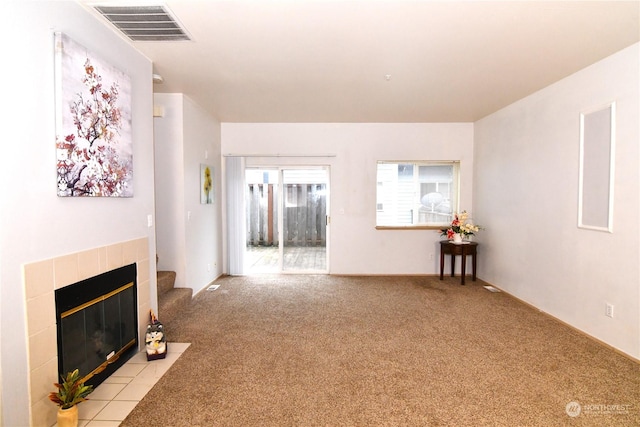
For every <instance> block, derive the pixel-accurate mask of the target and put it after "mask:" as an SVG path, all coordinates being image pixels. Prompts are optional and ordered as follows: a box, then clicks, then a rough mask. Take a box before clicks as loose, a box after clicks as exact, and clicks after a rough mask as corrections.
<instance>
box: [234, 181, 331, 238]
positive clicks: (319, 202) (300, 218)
mask: <svg viewBox="0 0 640 427" xmlns="http://www.w3.org/2000/svg"><path fill="white" fill-rule="evenodd" d="M284 194H285V208H284V211H283V227H284V230H283V233H282V234H283V240H284V245H285V246H324V245H326V239H327V225H326V216H327V204H326V197H325V194H326V185H325V184H287V185H285V186H284ZM279 206H280V200H279V194H278V186H277V185H274V184H249V185H248V191H247V196H246V209H247V245H248V246H278V208H279Z"/></svg>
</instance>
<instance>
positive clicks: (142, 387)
mask: <svg viewBox="0 0 640 427" xmlns="http://www.w3.org/2000/svg"><path fill="white" fill-rule="evenodd" d="M134 381H135V380H134ZM151 387H153V385H147V384H136V383H135V382H133V381H132V382H131V383H129V384H127V385H126V386H125V387H124V388H123V389H122V391H121V392H120V393H118V395H117V396H116V397H114V398H113V400H137V401H140V400H142V398H143V397H144V396H145V395H146V394H147V393H149V390H151Z"/></svg>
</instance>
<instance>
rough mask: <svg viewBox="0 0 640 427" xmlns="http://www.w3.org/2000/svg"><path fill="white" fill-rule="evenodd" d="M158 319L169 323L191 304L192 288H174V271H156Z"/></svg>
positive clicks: (165, 323)
mask: <svg viewBox="0 0 640 427" xmlns="http://www.w3.org/2000/svg"><path fill="white" fill-rule="evenodd" d="M157 274H158V276H157V277H158V320H159V321H160V322H162V324H163V325H165V326H166V325H170V324H171V322H172V321H173V320H175V319H177V317H178V316H180V313H182V312H183V311H184V310H185V309H186V308H187V307H188V306H189V304H191V298H192V296H193V290H192V289H191V288H176V287H174V285H175V283H176V272H175V271H158V273H157Z"/></svg>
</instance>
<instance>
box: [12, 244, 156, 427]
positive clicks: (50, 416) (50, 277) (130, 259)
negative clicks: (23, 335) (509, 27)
mask: <svg viewBox="0 0 640 427" xmlns="http://www.w3.org/2000/svg"><path fill="white" fill-rule="evenodd" d="M133 263H136V264H137V286H138V337H139V341H140V342H142V339H141V337H144V332H145V329H146V326H147V324H148V323H149V309H150V308H151V301H150V292H149V288H150V277H149V269H150V264H149V243H148V239H147V238H146V237H145V238H140V239H135V240H129V241H125V242H121V243H116V244H113V245H109V246H104V247H100V248H94V249H89V250H86V251H82V252H78V253H74V254H68V255H63V256H60V257H57V258H51V259H47V260H43V261H37V262H33V263H30V264H25V265H24V266H23V282H24V287H25V296H26V315H27V338H28V358H29V360H28V365H29V386H30V387H29V389H30V395H29V405H30V420H31V425H32V426H51V425H53V424H54V423H55V420H56V411H57V406H56V405H55V404H53V403H52V402H51V401H50V400H49V398H48V395H49V393H50V392H52V391H53V390H54V387H53V383H54V382H57V381H58V379H59V374H58V372H57V371H58V347H57V331H56V312H55V290H56V289H60V288H62V287H65V286H68V285H71V284H73V283H76V282H79V281H81V280H84V279H88V278H90V277H93V276H97V275H98V274H102V273H106V272H107V271H111V270H113V269H116V268H119V267H123V266H125V265H129V264H133ZM141 348H142V347H140V349H141ZM167 357H168V356H167ZM85 403H87V402H85ZM78 408H81V407H80V406H79V407H78Z"/></svg>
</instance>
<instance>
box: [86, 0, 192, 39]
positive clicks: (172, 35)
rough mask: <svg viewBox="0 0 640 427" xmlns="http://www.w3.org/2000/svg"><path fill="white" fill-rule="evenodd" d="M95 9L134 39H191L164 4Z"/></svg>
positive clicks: (97, 7) (100, 7)
mask: <svg viewBox="0 0 640 427" xmlns="http://www.w3.org/2000/svg"><path fill="white" fill-rule="evenodd" d="M95 9H96V10H97V11H98V12H99V13H100V14H101V15H102V16H104V17H105V18H106V19H108V20H109V22H111V23H112V24H113V25H115V27H116V28H117V29H118V30H120V31H122V32H123V33H124V34H125V35H126V36H127V37H129V38H130V39H131V40H133V41H183V40H191V38H190V37H189V35H188V34H187V32H186V31H185V30H184V29H183V28H182V27H181V26H180V24H178V21H177V20H176V19H175V18H174V17H173V16H172V15H171V14H170V13H169V11H168V10H167V9H165V8H164V7H163V6H96V7H95Z"/></svg>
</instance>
